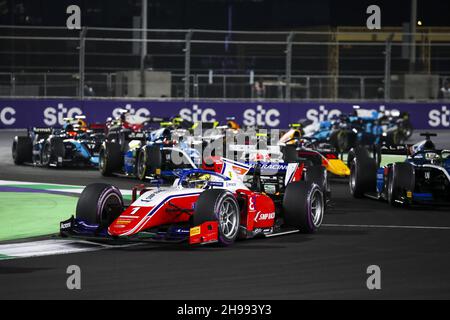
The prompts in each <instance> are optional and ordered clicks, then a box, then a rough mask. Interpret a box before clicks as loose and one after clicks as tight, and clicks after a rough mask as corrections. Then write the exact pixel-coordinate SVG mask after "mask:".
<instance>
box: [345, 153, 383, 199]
mask: <svg viewBox="0 0 450 320" xmlns="http://www.w3.org/2000/svg"><path fill="white" fill-rule="evenodd" d="M377 169H378V166H377V163H376V160H375V159H372V158H370V157H366V156H356V157H355V158H354V159H353V160H352V163H351V164H350V179H349V186H350V193H351V195H352V196H353V197H355V198H362V197H363V196H364V194H365V193H368V192H375V191H376V185H377Z"/></svg>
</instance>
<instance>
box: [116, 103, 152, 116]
mask: <svg viewBox="0 0 450 320" xmlns="http://www.w3.org/2000/svg"><path fill="white" fill-rule="evenodd" d="M124 109H125V110H128V111H130V114H133V115H136V116H138V117H142V118H148V117H150V111H149V110H148V109H147V108H139V109H134V108H133V107H132V106H131V104H127V105H126V106H125V108H116V109H114V110H113V112H112V116H113V117H114V118H117V117H119V116H120V114H121V112H122V110H124Z"/></svg>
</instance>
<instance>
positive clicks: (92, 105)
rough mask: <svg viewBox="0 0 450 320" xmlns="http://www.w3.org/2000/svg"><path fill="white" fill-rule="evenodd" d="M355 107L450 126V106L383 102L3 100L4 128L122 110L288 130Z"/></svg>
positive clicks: (0, 122) (92, 118)
mask: <svg viewBox="0 0 450 320" xmlns="http://www.w3.org/2000/svg"><path fill="white" fill-rule="evenodd" d="M355 105H358V106H360V107H361V108H365V109H375V110H379V109H380V107H381V108H384V109H387V110H394V109H395V110H399V111H407V112H409V113H410V115H411V120H412V123H413V126H414V127H415V128H416V129H430V130H432V129H450V104H448V105H447V104H445V103H380V102H359V103H347V102H345V103H341V102H323V103H321V102H305V103H302V102H293V103H286V102H265V101H261V102H211V101H204V102H202V101H187V102H186V101H170V102H169V101H153V100H139V101H137V100H125V99H124V100H95V99H93V100H78V99H0V129H20V128H29V127H49V126H50V127H58V126H60V125H62V123H63V119H64V118H66V117H74V116H76V115H81V114H84V115H86V117H87V121H88V122H90V123H93V122H99V123H104V122H105V120H106V119H107V118H108V117H115V116H117V115H118V114H119V112H120V110H121V109H129V110H131V111H133V112H135V113H137V114H139V115H141V116H150V115H151V116H154V117H171V116H175V115H177V114H180V115H181V116H182V117H183V118H185V119H187V120H190V121H213V120H217V121H220V122H224V121H225V120H226V118H228V117H234V118H235V119H236V120H237V121H238V123H242V124H244V125H248V126H253V125H258V126H261V127H267V128H287V127H288V126H289V124H290V123H295V122H296V121H298V120H299V119H305V118H307V119H310V120H313V121H320V120H326V119H330V118H333V117H335V116H338V115H339V114H341V113H351V112H352V111H353V107H354V106H355Z"/></svg>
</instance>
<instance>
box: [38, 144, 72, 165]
mask: <svg viewBox="0 0 450 320" xmlns="http://www.w3.org/2000/svg"><path fill="white" fill-rule="evenodd" d="M65 153H66V148H65V147H64V141H63V139H62V138H59V137H50V138H49V139H48V140H47V141H45V143H44V146H43V147H42V151H41V164H42V165H43V166H45V167H49V166H50V164H52V163H58V159H60V158H61V159H64V155H65Z"/></svg>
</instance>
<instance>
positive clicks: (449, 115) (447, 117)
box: [428, 106, 450, 128]
mask: <svg viewBox="0 0 450 320" xmlns="http://www.w3.org/2000/svg"><path fill="white" fill-rule="evenodd" d="M428 116H429V118H430V120H429V121H428V124H429V125H430V127H439V126H442V127H447V128H448V127H450V110H449V109H448V108H447V106H442V108H441V110H439V109H433V110H431V111H430V112H429V113H428Z"/></svg>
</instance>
